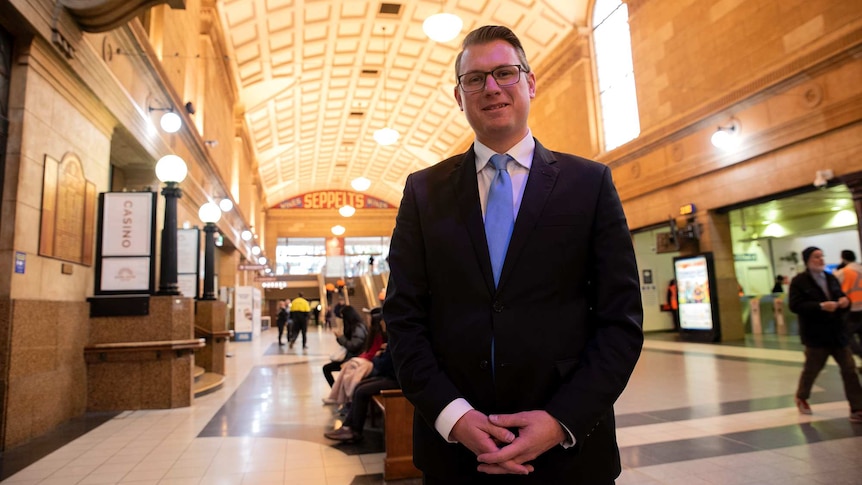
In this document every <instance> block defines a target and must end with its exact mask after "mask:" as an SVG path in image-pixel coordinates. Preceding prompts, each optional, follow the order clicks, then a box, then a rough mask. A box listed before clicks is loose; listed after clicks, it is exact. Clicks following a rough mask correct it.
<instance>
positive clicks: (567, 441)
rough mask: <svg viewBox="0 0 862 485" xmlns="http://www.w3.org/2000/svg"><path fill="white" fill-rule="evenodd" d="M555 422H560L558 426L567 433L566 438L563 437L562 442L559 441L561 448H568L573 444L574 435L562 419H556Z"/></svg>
mask: <svg viewBox="0 0 862 485" xmlns="http://www.w3.org/2000/svg"><path fill="white" fill-rule="evenodd" d="M557 422H558V423H560V427H561V428H563V431H564V432H565V433H566V434H567V435H568V436H567V437H566V439H564V440H563V442H562V443H560V446H562V447H563V449H565V450H568V449H569V448H571V447H573V446H575V435H573V434H572V432H571V431H570V430H569V428H567V427H566V425H565V424H563V422H562V421H559V420H558V421H557Z"/></svg>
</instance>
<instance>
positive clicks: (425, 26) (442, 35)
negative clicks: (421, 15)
mask: <svg viewBox="0 0 862 485" xmlns="http://www.w3.org/2000/svg"><path fill="white" fill-rule="evenodd" d="M444 7H445V0H441V1H440V13H437V14H434V15H432V16H430V17H428V18H426V19H425V21H424V22H422V30H423V31H424V32H425V35H427V36H428V38H430V39H431V40H433V41H435V42H449V41H450V40H452V39H454V38H455V37H456V36H457V35H458V34H460V33H461V28H462V27H463V26H464V21H462V20H461V17H459V16H457V15H455V14H451V13H446V12H444V11H443V8H444Z"/></svg>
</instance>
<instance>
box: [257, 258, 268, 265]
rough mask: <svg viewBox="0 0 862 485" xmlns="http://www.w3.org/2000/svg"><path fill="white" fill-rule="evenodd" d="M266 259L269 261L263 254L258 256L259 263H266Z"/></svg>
mask: <svg viewBox="0 0 862 485" xmlns="http://www.w3.org/2000/svg"><path fill="white" fill-rule="evenodd" d="M266 261H267V259H266V257H265V256H261V257H259V258H257V262H258V264H266Z"/></svg>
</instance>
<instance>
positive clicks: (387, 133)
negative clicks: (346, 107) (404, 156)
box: [374, 27, 400, 146]
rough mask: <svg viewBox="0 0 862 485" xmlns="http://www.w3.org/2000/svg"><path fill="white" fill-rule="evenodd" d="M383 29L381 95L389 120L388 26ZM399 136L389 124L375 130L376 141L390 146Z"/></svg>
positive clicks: (384, 114)
mask: <svg viewBox="0 0 862 485" xmlns="http://www.w3.org/2000/svg"><path fill="white" fill-rule="evenodd" d="M381 30H382V32H383V69H382V70H381V74H382V75H383V95H382V96H381V97H382V98H383V116H384V118H386V119H387V121H388V120H389V111H388V109H387V102H386V59H387V55H386V54H387V53H386V27H382V28H381ZM399 136H400V135H399V133H398V131H396V130H395V129H393V128H390V127H388V126H384V127H383V128H380V129H379V130H377V131H375V132H374V141H376V142H377V143H378V144H380V145H382V146H388V145H392V144H393V143H395V142H396V141H398V137H399Z"/></svg>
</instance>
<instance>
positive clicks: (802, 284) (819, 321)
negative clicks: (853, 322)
mask: <svg viewBox="0 0 862 485" xmlns="http://www.w3.org/2000/svg"><path fill="white" fill-rule="evenodd" d="M826 286H827V288H829V293H830V295H829V296H830V297H829V298H827V297H826V293H823V290H822V289H821V288H820V285H818V284H817V282H816V281H815V280H814V276H812V275H811V273H810V272H809V271H808V270H806V271H805V272H803V273H799V274H798V275H796V276H794V277H793V280H792V281H791V282H790V288H789V289H788V291H787V292H788V297H789V299H790V303H789V306H790V311H792V312H793V313H796V314H798V315H799V337H800V340H801V341H802V343H803V344H804V345H807V346H809V347H844V346H845V345H847V344H848V343H849V340H848V339H847V334H846V332H845V330H844V314H845V313H846V312H847V311H848V309H846V308H841V309H838V310H836V311H834V312H827V311H823V310H821V309H820V302H824V301H837V300H838V299H839V298H841V297H842V296H846V295H844V292H843V291H841V283H839V282H838V280H837V279H836V278H835V277H834V276H832V275H831V274H829V273H826Z"/></svg>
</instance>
